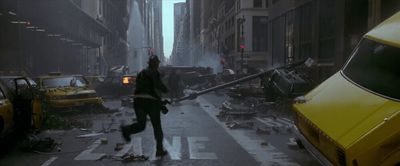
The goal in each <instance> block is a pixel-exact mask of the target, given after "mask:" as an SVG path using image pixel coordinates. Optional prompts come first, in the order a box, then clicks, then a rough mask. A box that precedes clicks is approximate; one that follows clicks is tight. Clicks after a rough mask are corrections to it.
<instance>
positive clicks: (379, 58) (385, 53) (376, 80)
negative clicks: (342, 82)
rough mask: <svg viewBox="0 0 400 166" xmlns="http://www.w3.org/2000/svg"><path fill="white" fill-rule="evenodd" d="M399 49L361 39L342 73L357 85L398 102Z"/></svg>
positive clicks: (399, 90) (399, 98)
mask: <svg viewBox="0 0 400 166" xmlns="http://www.w3.org/2000/svg"><path fill="white" fill-rule="evenodd" d="M399 62H400V48H397V47H392V46H388V45H385V44H382V43H378V42H375V41H372V40H369V39H363V40H362V41H361V42H360V44H359V46H358V47H357V48H356V49H355V52H354V54H353V57H352V58H351V59H350V61H349V62H348V64H347V65H346V66H345V68H344V70H343V73H344V74H345V75H346V76H347V77H348V78H349V79H351V80H352V81H354V82H355V83H357V84H358V85H360V86H362V87H364V88H366V89H368V90H371V91H373V92H375V93H378V94H380V95H383V96H385V97H390V98H392V99H397V100H400V86H399V85H400V68H399V67H398V66H399Z"/></svg>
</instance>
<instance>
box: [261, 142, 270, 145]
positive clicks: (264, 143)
mask: <svg viewBox="0 0 400 166" xmlns="http://www.w3.org/2000/svg"><path fill="white" fill-rule="evenodd" d="M260 145H261V146H268V142H261V143H260Z"/></svg>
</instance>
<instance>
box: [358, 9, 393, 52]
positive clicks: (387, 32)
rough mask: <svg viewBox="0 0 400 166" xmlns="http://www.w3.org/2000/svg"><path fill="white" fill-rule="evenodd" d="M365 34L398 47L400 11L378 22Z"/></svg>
mask: <svg viewBox="0 0 400 166" xmlns="http://www.w3.org/2000/svg"><path fill="white" fill-rule="evenodd" d="M365 36H366V38H369V39H372V40H374V41H377V42H381V43H384V44H387V45H390V46H394V47H400V12H397V13H396V14H394V15H393V16H392V17H390V18H388V19H386V20H385V21H383V22H382V23H380V24H379V25H378V26H376V27H375V28H374V29H372V30H371V31H369V32H368V33H367V34H366V35H365Z"/></svg>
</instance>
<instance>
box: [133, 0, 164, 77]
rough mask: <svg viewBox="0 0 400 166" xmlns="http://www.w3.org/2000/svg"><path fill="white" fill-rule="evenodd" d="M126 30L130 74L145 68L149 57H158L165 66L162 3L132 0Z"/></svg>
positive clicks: (153, 0)
mask: <svg viewBox="0 0 400 166" xmlns="http://www.w3.org/2000/svg"><path fill="white" fill-rule="evenodd" d="M129 20H130V24H129V30H128V36H129V37H128V43H129V53H128V54H129V56H128V66H129V70H130V72H133V73H137V72H139V71H140V70H142V69H144V68H146V67H147V60H148V57H149V56H150V55H158V57H159V58H160V60H161V62H162V63H163V64H165V63H166V62H165V57H164V47H163V42H164V39H163V35H162V1H161V0H133V1H132V3H131V15H130V18H129Z"/></svg>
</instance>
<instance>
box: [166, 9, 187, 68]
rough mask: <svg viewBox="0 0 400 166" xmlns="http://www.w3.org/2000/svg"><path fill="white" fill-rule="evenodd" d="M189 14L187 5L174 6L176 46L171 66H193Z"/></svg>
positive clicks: (174, 46)
mask: <svg viewBox="0 0 400 166" xmlns="http://www.w3.org/2000/svg"><path fill="white" fill-rule="evenodd" d="M187 16H188V13H187V10H186V3H176V4H174V41H175V42H174V44H173V50H172V53H171V56H170V64H172V65H179V66H187V65H188V64H191V58H190V56H189V52H188V49H187V48H188V47H189V44H188V41H189V38H188V37H189V35H188V21H187V20H188V19H187V18H188V17H187Z"/></svg>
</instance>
